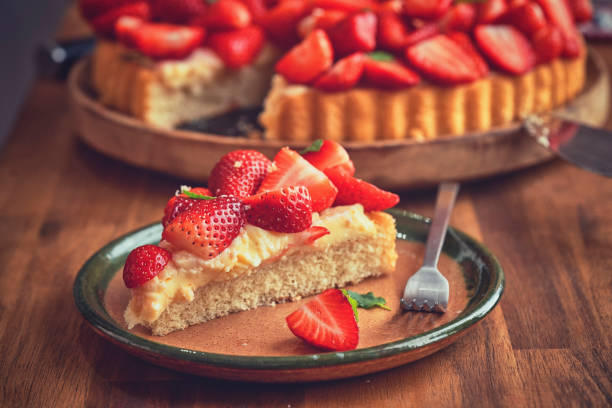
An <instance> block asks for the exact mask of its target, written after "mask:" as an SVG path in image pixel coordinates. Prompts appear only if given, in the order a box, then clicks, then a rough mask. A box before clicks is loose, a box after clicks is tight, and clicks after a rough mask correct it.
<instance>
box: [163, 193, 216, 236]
mask: <svg viewBox="0 0 612 408" xmlns="http://www.w3.org/2000/svg"><path fill="white" fill-rule="evenodd" d="M189 192H190V193H193V194H198V195H201V196H203V197H211V196H212V193H211V192H210V190H209V189H207V188H204V187H194V188H190V189H189ZM198 201H199V199H197V198H191V197H189V196H187V195H186V194H184V193H180V194H177V195H174V196H172V197H171V198H170V200H168V202H167V203H166V208H164V218H162V225H163V226H164V227H165V226H166V225H168V224H170V222H171V221H172V220H173V219H175V218H176V216H177V215H179V214H180V213H182V212H183V211H187V210H188V209H190V208H191V207H193V206H194V205H195V204H196V203H197V202H198Z"/></svg>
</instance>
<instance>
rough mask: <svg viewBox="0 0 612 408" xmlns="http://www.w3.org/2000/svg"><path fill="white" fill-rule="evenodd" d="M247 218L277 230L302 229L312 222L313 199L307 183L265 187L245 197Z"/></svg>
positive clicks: (258, 224)
mask: <svg viewBox="0 0 612 408" xmlns="http://www.w3.org/2000/svg"><path fill="white" fill-rule="evenodd" d="M243 203H244V205H245V210H246V217H247V221H248V222H249V223H251V224H253V225H255V226H258V227H260V228H263V229H266V230H269V231H276V232H286V233H293V232H301V231H304V230H305V229H307V228H308V227H310V226H311V225H312V199H311V198H310V193H309V192H308V189H307V188H306V187H304V186H293V187H284V188H281V189H280V190H274V191H265V192H263V193H259V194H256V195H254V196H251V197H247V198H245V199H244V200H243Z"/></svg>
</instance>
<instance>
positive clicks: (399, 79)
mask: <svg viewBox="0 0 612 408" xmlns="http://www.w3.org/2000/svg"><path fill="white" fill-rule="evenodd" d="M381 55H384V54H382V53H381V52H376V53H373V54H371V55H370V56H369V57H368V58H367V59H366V61H365V65H364V74H363V76H364V79H365V82H366V83H367V84H368V85H372V86H374V87H377V88H385V89H400V88H407V87H409V86H412V85H416V84H418V83H419V82H420V81H421V78H420V77H419V75H418V74H417V73H416V72H414V71H412V70H411V69H409V68H408V67H406V66H405V65H404V64H402V63H400V62H398V61H397V60H395V58H393V56H391V55H390V54H387V57H386V58H382V57H381Z"/></svg>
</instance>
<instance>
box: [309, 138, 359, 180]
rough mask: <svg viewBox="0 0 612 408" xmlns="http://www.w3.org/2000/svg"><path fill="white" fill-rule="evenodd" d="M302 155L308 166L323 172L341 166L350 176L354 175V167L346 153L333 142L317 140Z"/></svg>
mask: <svg viewBox="0 0 612 408" xmlns="http://www.w3.org/2000/svg"><path fill="white" fill-rule="evenodd" d="M306 150H308V151H307V152H306V153H303V154H302V157H304V158H305V159H306V160H308V162H309V163H310V164H312V165H313V166H315V167H316V168H317V169H319V170H321V171H322V172H325V170H327V169H328V168H330V167H334V166H341V167H342V168H343V169H344V170H345V171H347V172H348V173H349V174H350V175H353V174H355V165H354V164H353V161H352V160H351V158H350V157H349V154H348V153H347V151H346V150H345V149H344V147H342V145H341V144H340V143H338V142H334V141H333V140H317V141H315V142H313V143H312V145H311V146H310V147H309V148H307V149H306Z"/></svg>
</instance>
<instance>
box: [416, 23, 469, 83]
mask: <svg viewBox="0 0 612 408" xmlns="http://www.w3.org/2000/svg"><path fill="white" fill-rule="evenodd" d="M406 58H407V59H408V61H409V62H410V64H411V65H413V66H414V67H416V68H417V69H418V70H419V71H420V72H422V73H423V74H424V75H426V76H428V77H429V78H431V79H433V80H435V81H437V82H441V83H444V84H459V83H465V82H472V81H474V80H476V79H478V77H479V68H478V64H477V63H476V61H475V60H474V58H473V56H472V55H471V54H470V53H468V52H466V51H465V50H464V49H463V47H461V46H459V45H458V44H457V43H455V42H454V41H453V40H451V39H450V38H448V36H446V35H444V34H439V35H436V36H435V37H433V38H430V39H428V40H425V41H422V42H420V43H418V44H416V45H413V46H411V47H408V48H407V49H406Z"/></svg>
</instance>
